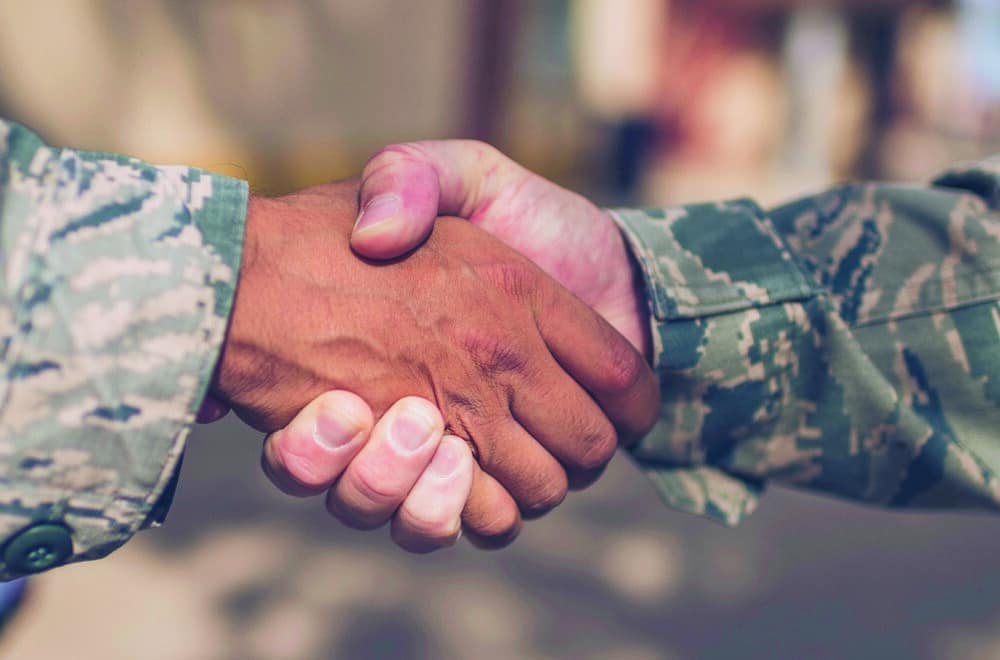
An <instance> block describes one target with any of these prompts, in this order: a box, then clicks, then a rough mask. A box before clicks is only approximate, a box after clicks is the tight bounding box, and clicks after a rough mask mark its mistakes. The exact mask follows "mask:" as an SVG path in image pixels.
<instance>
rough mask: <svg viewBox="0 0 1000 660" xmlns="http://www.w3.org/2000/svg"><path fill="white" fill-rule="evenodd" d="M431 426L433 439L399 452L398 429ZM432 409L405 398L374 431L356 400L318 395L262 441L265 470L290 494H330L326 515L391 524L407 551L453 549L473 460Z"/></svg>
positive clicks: (359, 523) (361, 523)
mask: <svg viewBox="0 0 1000 660" xmlns="http://www.w3.org/2000/svg"><path fill="white" fill-rule="evenodd" d="M421 426H426V427H429V428H431V429H432V433H431V439H430V440H429V441H428V442H426V443H425V444H424V445H422V446H421V447H419V448H418V449H416V450H412V451H411V450H410V449H408V448H406V447H403V446H400V443H399V442H398V440H399V436H400V430H402V431H403V433H404V435H405V433H406V430H407V429H412V428H419V427H421ZM443 431H444V421H443V420H442V419H441V415H440V414H439V413H438V410H437V408H436V407H434V405H433V404H432V403H431V402H429V401H426V400H424V399H420V398H417V397H407V398H404V399H401V400H400V401H397V402H396V403H395V404H393V406H392V407H391V408H389V411H388V412H387V413H386V414H385V415H384V416H383V417H382V419H381V420H379V422H378V423H377V424H375V425H374V429H373V428H372V413H371V410H370V409H369V408H368V405H367V404H366V403H365V402H364V401H362V400H361V398H360V397H358V396H357V395H356V394H352V393H350V392H345V391H333V392H327V393H325V394H321V395H320V396H318V397H317V398H316V399H314V400H313V401H312V402H311V403H310V404H309V405H307V406H306V407H305V408H304V409H303V410H302V411H301V412H300V413H299V414H298V415H296V416H295V418H294V419H293V420H292V421H291V423H290V424H289V425H288V426H286V427H285V428H283V429H281V430H279V431H275V432H274V433H272V434H270V435H269V436H268V437H267V439H266V440H265V441H264V451H263V455H262V456H261V466H262V467H263V469H264V473H265V474H267V476H268V477H269V478H270V479H271V481H272V482H274V484H275V485H276V486H277V487H278V488H279V489H281V490H282V491H284V492H286V493H288V494H289V495H294V496H298V497H304V496H309V495H317V494H320V493H323V492H326V493H327V495H326V505H327V509H328V510H329V511H330V512H331V513H332V514H333V515H334V516H336V517H337V518H338V519H339V520H340V521H341V522H343V523H344V524H345V525H347V526H349V527H354V528H360V529H370V528H372V527H377V526H380V525H381V524H383V523H384V522H386V520H389V519H390V518H391V520H392V527H391V529H392V538H393V540H394V541H395V542H396V544H397V545H399V546H400V547H401V548H403V549H404V550H409V551H410V552H421V553H423V552H430V551H433V550H436V549H439V548H443V547H447V546H450V545H452V544H454V543H455V541H456V540H457V539H458V536H459V533H460V532H459V530H460V529H461V514H462V509H463V508H464V506H465V502H466V499H467V498H468V496H469V492H470V490H471V488H472V479H473V470H474V467H475V461H474V460H473V458H472V452H471V451H469V448H468V446H467V445H466V444H465V441H464V440H462V439H461V438H458V437H456V436H453V435H445V434H444V433H443Z"/></svg>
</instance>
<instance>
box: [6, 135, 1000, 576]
mask: <svg viewBox="0 0 1000 660" xmlns="http://www.w3.org/2000/svg"><path fill="white" fill-rule="evenodd" d="M246 203H247V186H246V184H245V183H244V182H241V181H236V180H233V179H228V178H226V177H222V176H218V175H214V174H209V173H207V172H203V171H200V170H197V169H193V168H188V167H153V166H150V165H146V164H144V163H142V162H140V161H137V160H134V159H130V158H125V157H122V156H117V155H111V154H99V153H89V152H81V151H74V150H68V149H54V148H50V147H47V146H45V145H44V144H43V143H42V142H41V141H40V140H39V138H38V137H37V136H35V135H34V134H33V133H31V132H30V131H28V130H27V129H25V128H23V127H21V126H19V125H17V124H14V123H10V122H0V222H2V224H0V258H2V279H0V284H2V293H0V296H2V298H0V357H2V365H3V370H4V374H3V377H2V378H0V388H2V390H0V391H2V397H0V561H2V562H3V563H2V565H0V578H4V579H9V578H11V577H14V576H16V575H20V574H24V573H29V572H36V571H38V570H44V569H45V568H49V567H52V566H57V565H61V564H64V563H67V562H72V561H79V560H83V559H93V558H96V557H101V556H104V555H106V554H107V553H109V552H110V551H112V550H114V549H115V548H117V547H118V546H120V545H121V544H122V543H124V542H125V541H126V540H128V538H130V537H131V535H133V534H134V533H135V532H136V531H137V530H139V529H142V528H144V527H148V526H151V525H156V524H158V523H159V522H160V521H162V519H163V516H164V514H165V512H166V509H167V507H168V506H169V502H170V497H171V491H172V487H173V483H174V481H175V477H176V473H177V467H178V464H179V461H180V456H181V453H182V451H183V448H184V441H185V437H186V434H187V429H188V427H189V426H190V424H191V423H192V421H193V419H194V416H195V414H196V412H197V409H198V406H199V404H200V402H201V400H202V398H203V397H204V395H205V392H206V390H207V387H208V384H209V382H210V379H211V372H212V367H213V365H214V363H215V361H216V359H217V357H218V352H219V350H220V346H221V343H222V340H223V336H224V332H225V326H226V320H227V318H228V316H229V311H230V305H231V304H232V300H233V295H234V290H235V285H236V281H237V275H238V273H237V270H238V268H239V263H240V249H241V245H242V237H243V223H244V220H245V215H246ZM998 207H1000V161H987V162H984V163H981V164H978V165H975V166H971V167H968V168H964V169H959V170H955V171H953V172H950V173H948V174H946V175H945V176H943V177H942V178H940V179H939V180H938V181H937V182H936V183H935V184H934V185H933V186H929V187H918V186H909V187H907V186H889V185H876V184H860V185H846V186H842V187H839V188H836V189H834V190H831V191H829V192H827V193H824V194H822V195H818V196H815V197H810V198H806V199H803V200H801V201H798V202H795V203H793V204H789V205H787V206H784V207H782V208H779V209H775V210H773V211H770V212H764V211H762V210H761V209H760V208H758V207H757V206H756V205H755V204H754V203H752V202H749V201H737V202H730V203H719V204H701V205H689V206H685V207H678V208H672V209H663V210H646V211H637V210H623V211H616V212H614V216H615V217H616V219H617V220H618V221H619V223H620V224H621V225H622V227H623V229H624V231H625V234H626V235H627V237H628V239H629V242H630V244H631V246H632V249H633V251H634V253H635V255H636V257H637V259H638V261H639V263H640V264H641V266H642V270H643V273H644V275H645V278H646V283H647V286H648V291H649V304H650V309H651V312H652V323H653V331H654V332H653V334H654V338H655V349H656V351H655V366H656V368H657V370H658V373H659V375H660V378H661V381H662V390H663V408H662V415H661V420H660V423H659V424H658V426H657V428H656V429H654V431H653V432H652V433H650V434H649V436H648V437H646V438H645V439H644V440H643V441H642V442H640V443H639V444H638V445H636V446H635V447H632V448H631V449H630V451H631V453H632V455H633V456H634V457H635V458H636V460H637V461H638V462H639V464H640V465H641V466H642V467H643V469H644V470H645V471H646V472H647V473H648V474H649V475H650V476H651V477H652V479H653V480H654V481H655V482H656V484H657V485H658V487H659V490H660V492H661V493H662V495H663V497H664V498H665V500H666V501H667V503H668V504H670V505H671V506H674V507H677V508H679V509H683V510H687V511H691V512H694V513H699V514H704V515H709V516H712V517H715V518H717V519H720V520H723V521H725V522H727V523H735V522H737V521H739V520H740V519H741V518H742V517H743V516H745V515H746V514H748V513H749V512H750V511H752V510H753V508H754V507H755V506H756V504H757V499H758V496H759V494H760V492H761V490H762V488H763V485H764V483H765V482H766V481H768V480H775V481H778V482H782V483H787V484H793V485H796V486H801V487H807V488H812V489H815V490H820V491H824V492H827V493H833V494H837V495H840V496H844V497H848V498H852V499H855V500H861V501H865V502H870V503H874V504H879V505H885V506H894V507H895V506H912V507H955V508H957V507H969V508H988V509H995V508H997V504H998V502H1000V483H998V481H997V478H996V476H995V473H994V470H995V469H996V468H997V466H1000V442H997V441H996V440H995V439H994V437H993V433H992V431H993V429H995V428H1000V350H998V348H1000V333H998V327H1000V306H998V302H997V301H998V299H1000V271H998V268H1000V212H998Z"/></svg>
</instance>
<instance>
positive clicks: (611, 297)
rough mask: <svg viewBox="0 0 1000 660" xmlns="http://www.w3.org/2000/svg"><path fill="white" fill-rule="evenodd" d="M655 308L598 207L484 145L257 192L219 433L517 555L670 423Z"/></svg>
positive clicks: (351, 508)
mask: <svg viewBox="0 0 1000 660" xmlns="http://www.w3.org/2000/svg"><path fill="white" fill-rule="evenodd" d="M359 208H360V212H359ZM438 216H457V217H440V218H439V217H438ZM432 228H433V233H432V231H431V230H432ZM646 307H647V305H646V299H645V293H644V289H643V288H642V283H641V282H640V281H638V276H637V274H636V271H635V269H634V267H633V264H632V261H631V257H630V254H629V252H628V251H627V249H626V246H625V243H624V240H623V238H622V236H621V234H620V232H619V230H618V228H617V226H616V224H615V222H614V220H613V219H612V218H611V216H610V215H608V214H607V213H605V212H602V211H601V210H599V209H598V208H596V207H595V206H594V205H593V204H591V203H590V202H588V201H587V200H585V199H584V198H582V197H580V196H578V195H576V194H573V193H571V192H569V191H566V190H564V189H561V188H559V187H557V186H555V185H554V184H552V183H550V182H548V181H546V180H544V179H542V178H541V177H538V176H536V175H534V174H532V173H530V172H528V171H527V170H525V169H524V168H522V167H520V166H519V165H517V164H515V163H514V162H512V161H510V160H509V159H507V158H506V157H504V156H503V155H501V154H500V153H498V152H497V151H496V150H494V149H493V148H491V147H489V146H487V145H484V144H481V143H477V142H465V141H447V142H418V143H412V144H407V145H401V146H394V147H388V148H386V149H383V150H382V151H381V152H379V154H377V155H376V156H375V157H374V158H373V159H372V160H371V161H369V163H368V165H367V166H366V168H365V170H364V174H363V175H362V178H361V180H360V183H359V182H358V181H356V180H352V181H344V182H338V183H331V184H326V185H321V186H317V187H314V188H309V189H306V190H303V191H300V192H297V193H294V194H291V195H288V196H285V197H280V198H272V199H265V198H259V197H253V198H251V200H250V202H249V208H248V213H247V221H246V235H245V239H244V247H243V255H242V266H241V271H240V279H239V283H238V288H237V293H236V298H235V302H234V309H233V310H232V313H231V315H230V323H229V328H228V331H227V334H226V340H225V343H224V345H223V350H222V354H221V357H220V360H219V364H218V366H217V368H216V374H215V378H214V380H213V383H212V389H211V393H210V396H209V398H208V399H207V400H206V402H205V404H204V405H203V408H202V412H201V415H200V421H212V420H213V419H217V418H219V417H221V416H222V415H223V414H225V412H226V410H227V408H230V407H231V408H232V409H233V411H234V412H235V413H236V414H237V415H238V416H239V417H240V418H241V419H243V420H244V421H246V422H247V423H248V424H250V425H252V426H254V427H255V428H257V429H260V430H262V431H265V432H268V433H269V435H268V436H267V439H266V441H265V443H264V449H263V457H262V465H263V467H264V471H265V472H266V473H267V475H268V476H269V477H270V478H271V480H272V481H273V482H274V483H275V484H276V485H277V486H278V487H279V488H280V489H281V490H283V491H285V492H287V493H289V494H292V495H296V496H307V495H316V494H320V493H324V492H325V493H326V506H327V509H328V510H329V511H330V513H331V514H332V515H334V516H335V517H336V518H338V519H339V520H341V521H342V522H343V523H345V524H346V525H348V526H351V527H355V528H362V529H371V528H375V527H378V526H381V525H383V524H385V523H386V522H390V521H391V529H392V537H393V539H394V541H395V542H396V543H397V544H398V545H400V546H401V547H403V548H405V549H407V550H410V551H414V552H428V551H431V550H434V549H437V548H440V547H444V546H448V545H451V544H453V543H454V542H455V540H456V539H457V538H458V536H459V535H460V533H461V530H464V531H465V533H466V535H467V537H468V538H469V539H470V540H471V541H472V542H474V543H475V544H477V545H479V546H481V547H499V546H502V545H504V544H506V543H509V542H510V541H511V540H513V538H514V537H515V536H516V535H517V533H518V531H519V529H520V526H521V520H522V518H532V517H537V516H539V515H541V514H543V513H545V512H546V511H548V510H550V509H551V508H553V507H554V506H556V505H558V504H559V503H560V502H561V501H562V499H563V498H564V497H565V495H566V493H567V491H568V490H569V489H575V488H582V487H584V486H586V485H588V484H590V483H592V482H593V480H594V479H595V478H597V477H598V476H599V475H600V473H601V471H602V470H603V468H604V466H605V465H606V464H607V463H608V461H609V460H610V459H611V457H612V455H613V454H614V451H615V448H616V447H617V446H618V444H619V443H627V442H629V441H630V440H634V439H637V438H639V437H641V436H642V435H643V434H644V433H646V432H647V431H648V430H649V429H650V428H651V427H652V425H653V423H654V422H655V420H656V419H657V415H658V412H659V388H658V385H657V382H656V379H655V377H654V375H653V373H652V371H651V370H650V368H649V366H648V364H647V361H648V357H649V355H650V354H651V349H650V336H649V328H648V323H647V314H648V312H647V311H646ZM644 355H645V358H644Z"/></svg>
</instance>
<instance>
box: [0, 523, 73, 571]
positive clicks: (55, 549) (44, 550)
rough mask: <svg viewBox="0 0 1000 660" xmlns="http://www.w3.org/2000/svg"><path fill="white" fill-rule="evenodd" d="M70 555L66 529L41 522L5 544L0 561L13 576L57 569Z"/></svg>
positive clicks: (69, 541) (70, 541)
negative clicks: (1, 560)
mask: <svg viewBox="0 0 1000 660" xmlns="http://www.w3.org/2000/svg"><path fill="white" fill-rule="evenodd" d="M71 554H73V537H71V536H70V533H69V529H67V528H66V527H65V526H64V525H60V524H56V523H41V524H38V525H35V526H33V527H29V528H28V529H26V530H24V531H22V532H21V533H20V534H18V535H17V536H15V537H14V538H12V539H11V540H10V542H9V543H8V544H7V547H6V548H4V551H3V560H4V563H5V564H7V568H8V570H10V571H11V572H15V573H37V572H38V571H44V570H45V569H46V568H52V567H53V566H58V565H59V564H61V563H62V562H64V561H66V559H67V558H68V557H69V556H70V555H71Z"/></svg>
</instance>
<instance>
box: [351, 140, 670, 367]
mask: <svg viewBox="0 0 1000 660" xmlns="http://www.w3.org/2000/svg"><path fill="white" fill-rule="evenodd" d="M360 200H361V208H362V209H363V212H362V213H361V215H360V217H359V218H358V222H357V226H356V227H355V229H354V232H353V235H352V236H351V245H352V246H353V248H354V249H355V251H357V252H358V254H361V255H363V256H366V257H370V258H372V259H388V258H393V257H396V256H398V255H400V254H403V253H405V252H407V251H409V250H412V249H413V248H414V247H416V246H417V245H419V244H420V243H421V242H422V241H423V240H424V239H425V238H426V237H427V236H428V235H429V234H430V232H431V228H432V227H433V225H434V220H435V218H437V216H438V215H457V216H459V217H462V218H465V219H467V220H470V221H471V222H473V223H474V224H476V225H478V226H480V227H482V228H483V229H485V230H486V231H488V232H490V233H491V234H493V235H494V236H496V237H497V238H499V239H500V240H501V241H503V242H504V243H506V244H507V245H509V246H510V247H512V248H514V249H515V250H517V251H518V252H520V253H521V254H523V255H525V256H526V257H528V258H529V259H531V260H532V261H534V262H535V263H536V264H537V265H538V266H539V267H540V268H541V269H542V270H544V271H545V272H547V273H548V274H549V275H551V276H552V277H553V278H555V280H556V281H558V282H559V283H560V284H562V285H563V286H565V287H566V288H567V289H569V290H570V291H572V292H573V293H574V294H576V295H577V296H578V297H579V298H580V299H581V300H583V301H584V302H585V303H587V304H588V305H590V306H592V307H593V308H594V309H595V310H596V311H597V312H598V313H599V314H601V316H603V317H604V318H605V319H607V321H608V322H609V323H611V324H612V325H613V326H614V327H615V328H616V329H617V330H618V331H619V332H621V333H622V334H623V335H624V336H625V337H627V338H628V339H629V341H631V342H632V344H633V345H634V346H635V347H636V348H637V349H639V350H640V351H642V352H643V354H644V355H645V356H646V357H647V358H649V357H650V353H651V348H650V335H649V323H648V311H647V306H646V299H645V294H644V291H643V289H642V285H641V282H640V281H638V278H637V277H636V275H635V272H634V269H633V268H632V264H631V259H630V256H629V252H628V250H627V249H626V247H625V243H624V240H623V238H622V236H621V233H620V232H619V231H618V228H617V226H616V225H615V222H614V220H612V219H611V217H610V216H609V215H608V214H607V213H606V212H604V211H602V210H600V209H599V208H597V207H596V206H594V205H593V204H591V203H590V202H589V201H587V200H586V199H584V198H583V197H581V196H580V195H577V194H576V193H573V192H570V191H568V190H565V189H564V188H560V187H559V186H557V185H555V184H554V183H552V182H550V181H547V180H545V179H543V178H542V177H540V176H538V175H537V174H533V173H531V172H529V171H528V170H526V169H524V168H523V167H521V166H520V165H518V164H517V163H515V162H514V161H512V160H510V159H509V158H507V157H506V156H504V155H503V154H502V153H500V152H499V151H497V150H496V149H494V148H493V147H491V146H489V145H487V144H483V143H481V142H473V141H468V140H447V141H428V142H413V143H409V144H401V145H395V146H390V147H386V148H385V149H382V150H381V151H380V152H379V153H378V154H376V155H375V156H374V157H373V158H372V159H371V160H370V161H368V165H367V166H366V167H365V171H364V174H363V175H362V180H361V198H360Z"/></svg>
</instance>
